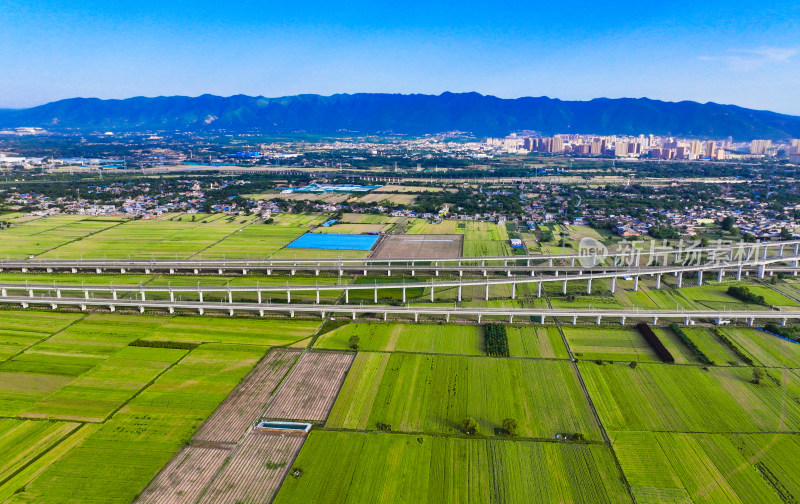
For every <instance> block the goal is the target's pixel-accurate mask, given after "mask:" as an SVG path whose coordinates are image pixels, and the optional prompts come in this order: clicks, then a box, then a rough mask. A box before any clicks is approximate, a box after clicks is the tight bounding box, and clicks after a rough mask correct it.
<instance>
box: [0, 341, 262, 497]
mask: <svg viewBox="0 0 800 504" xmlns="http://www.w3.org/2000/svg"><path fill="white" fill-rule="evenodd" d="M263 354H264V348H263V347H254V346H248V345H235V346H234V345H214V344H209V345H204V346H203V347H202V348H198V349H195V350H192V351H191V352H190V353H189V355H187V356H186V357H184V358H183V359H182V360H181V361H180V362H179V363H177V364H175V365H174V366H172V367H171V368H170V369H169V370H167V371H166V372H165V373H164V374H162V375H161V376H160V377H159V378H158V379H157V380H156V381H155V382H154V383H153V384H152V385H150V386H149V387H147V388H146V389H144V390H143V391H142V392H141V393H140V394H139V395H137V396H136V397H134V398H133V399H132V400H130V401H129V402H128V403H127V404H126V405H125V406H124V407H123V408H122V409H121V410H120V411H118V412H117V413H115V414H114V415H113V416H112V417H111V418H110V419H109V420H107V421H106V422H105V423H103V424H102V425H99V426H91V427H93V428H95V427H96V430H94V431H89V432H88V436H87V437H86V438H85V439H82V440H81V442H80V443H79V444H76V445H75V446H74V447H72V449H71V450H69V451H67V452H66V453H64V454H63V456H61V458H60V459H58V460H54V461H51V462H52V463H51V464H50V465H48V466H44V467H40V468H38V470H37V473H36V474H34V475H31V477H30V479H31V481H29V482H25V481H19V482H17V484H16V485H17V486H16V488H14V489H13V492H16V493H14V495H13V498H11V499H10V500H9V501H8V502H11V503H14V504H21V503H31V502H35V503H37V504H51V503H52V504H95V503H96V504H128V503H130V502H132V501H133V500H134V499H135V498H136V496H137V495H138V494H139V493H140V492H141V491H142V490H143V489H144V488H145V486H146V485H147V484H148V483H149V482H150V481H151V480H152V479H153V477H155V476H156V474H157V473H158V471H159V470H160V469H161V468H162V467H163V466H164V465H165V464H167V462H169V460H170V459H171V458H172V456H173V455H174V454H175V453H176V452H177V451H178V450H179V449H180V448H181V447H183V446H184V445H185V444H186V442H188V440H189V439H190V438H191V436H192V434H193V433H194V431H195V430H196V429H197V427H199V426H200V424H202V423H203V421H204V420H205V419H206V417H207V416H208V415H210V414H211V413H212V412H213V411H214V410H215V409H216V408H217V406H219V404H220V403H221V402H222V401H223V400H224V399H225V398H226V397H227V395H228V394H229V393H230V391H231V390H233V388H234V387H235V386H236V385H237V384H238V383H239V382H240V381H241V379H242V378H243V377H244V376H245V375H246V374H247V373H248V372H249V371H250V369H251V368H252V367H253V366H254V365H255V364H256V362H257V361H258V360H259V359H260V358H261V357H262V356H263ZM79 433H80V432H79ZM69 440H70V438H68V439H67V441H66V442H69ZM59 446H61V445H59Z"/></svg>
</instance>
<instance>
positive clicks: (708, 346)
mask: <svg viewBox="0 0 800 504" xmlns="http://www.w3.org/2000/svg"><path fill="white" fill-rule="evenodd" d="M681 329H682V330H683V332H684V333H685V334H686V335H687V336H688V337H689V339H691V340H692V342H693V343H694V344H695V345H697V348H699V349H700V351H701V352H703V353H704V354H706V356H708V358H709V359H711V362H713V363H714V364H715V365H717V366H743V365H745V363H744V361H742V359H740V358H739V356H738V355H736V353H735V352H734V351H733V350H731V349H730V348H729V347H728V346H726V345H725V344H723V343H722V342H721V341H720V340H719V338H717V337H716V336H715V335H714V332H713V330H712V329H710V328H707V327H683V328H681ZM745 353H746V352H745Z"/></svg>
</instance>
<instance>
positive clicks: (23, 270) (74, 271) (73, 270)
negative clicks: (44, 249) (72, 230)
mask: <svg viewBox="0 0 800 504" xmlns="http://www.w3.org/2000/svg"><path fill="white" fill-rule="evenodd" d="M25 271H26V270H25V268H23V269H22V272H23V273H25ZM72 272H73V273H77V272H78V268H72ZM149 273H150V272H149V271H148V274H149Z"/></svg>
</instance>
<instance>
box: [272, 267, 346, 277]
mask: <svg viewBox="0 0 800 504" xmlns="http://www.w3.org/2000/svg"><path fill="white" fill-rule="evenodd" d="M267 276H272V270H271V269H269V268H267ZM339 276H342V271H341V270H339Z"/></svg>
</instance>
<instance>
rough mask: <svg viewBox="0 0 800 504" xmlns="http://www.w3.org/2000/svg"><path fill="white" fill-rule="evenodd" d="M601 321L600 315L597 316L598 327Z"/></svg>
mask: <svg viewBox="0 0 800 504" xmlns="http://www.w3.org/2000/svg"><path fill="white" fill-rule="evenodd" d="M602 319H603V316H602V315H598V316H597V325H600V322H601V321H602Z"/></svg>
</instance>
